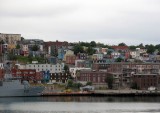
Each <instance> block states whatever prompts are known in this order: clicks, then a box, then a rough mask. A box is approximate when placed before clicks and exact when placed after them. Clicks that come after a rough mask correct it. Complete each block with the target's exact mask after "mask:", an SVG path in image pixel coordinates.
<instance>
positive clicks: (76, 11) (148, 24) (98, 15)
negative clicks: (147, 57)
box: [0, 0, 160, 45]
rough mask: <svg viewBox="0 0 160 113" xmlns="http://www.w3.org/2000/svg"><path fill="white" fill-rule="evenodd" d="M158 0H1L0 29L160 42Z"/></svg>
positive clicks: (60, 37)
mask: <svg viewBox="0 0 160 113" xmlns="http://www.w3.org/2000/svg"><path fill="white" fill-rule="evenodd" d="M159 6H160V1H159V0H67V1H66V0H14V1H13V0H0V25H1V26H0V29H1V32H5V33H21V34H22V36H24V37H25V38H41V39H44V40H66V41H71V42H73V41H92V40H95V41H98V42H103V43H110V44H117V43H120V42H125V43H127V44H130V45H131V44H140V43H145V44H148V43H153V44H157V43H159V41H160V39H159V37H160V33H159V29H160V7H159Z"/></svg>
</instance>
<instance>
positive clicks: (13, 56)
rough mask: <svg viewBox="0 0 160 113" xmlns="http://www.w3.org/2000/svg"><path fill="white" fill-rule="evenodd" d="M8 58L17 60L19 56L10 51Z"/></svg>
mask: <svg viewBox="0 0 160 113" xmlns="http://www.w3.org/2000/svg"><path fill="white" fill-rule="evenodd" d="M8 59H9V60H17V57H16V55H13V54H11V53H9V54H8Z"/></svg>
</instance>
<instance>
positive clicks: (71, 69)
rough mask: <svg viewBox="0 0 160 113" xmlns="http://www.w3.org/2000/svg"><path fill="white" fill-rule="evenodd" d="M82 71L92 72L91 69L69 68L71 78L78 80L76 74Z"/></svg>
mask: <svg viewBox="0 0 160 113" xmlns="http://www.w3.org/2000/svg"><path fill="white" fill-rule="evenodd" d="M80 70H91V68H78V67H73V68H69V71H70V73H71V76H72V77H74V78H76V76H77V75H76V74H77V71H80Z"/></svg>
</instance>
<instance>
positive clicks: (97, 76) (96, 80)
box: [77, 70, 107, 85]
mask: <svg viewBox="0 0 160 113" xmlns="http://www.w3.org/2000/svg"><path fill="white" fill-rule="evenodd" d="M106 76H107V72H103V71H86V70H81V71H80V73H79V77H77V79H78V80H79V81H86V82H92V83H93V84H101V85H102V84H106V82H105V78H106Z"/></svg>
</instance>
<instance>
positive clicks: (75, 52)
mask: <svg viewBox="0 0 160 113" xmlns="http://www.w3.org/2000/svg"><path fill="white" fill-rule="evenodd" d="M73 51H74V54H76V55H77V53H83V52H84V50H83V47H82V46H80V45H79V44H78V45H75V46H74V48H73Z"/></svg>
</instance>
